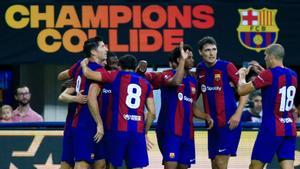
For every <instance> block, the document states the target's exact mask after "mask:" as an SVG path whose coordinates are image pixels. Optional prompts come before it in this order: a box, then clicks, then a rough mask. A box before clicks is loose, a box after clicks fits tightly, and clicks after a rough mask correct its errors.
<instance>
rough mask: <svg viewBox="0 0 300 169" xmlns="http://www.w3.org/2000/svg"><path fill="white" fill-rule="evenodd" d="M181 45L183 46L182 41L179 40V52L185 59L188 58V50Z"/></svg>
mask: <svg viewBox="0 0 300 169" xmlns="http://www.w3.org/2000/svg"><path fill="white" fill-rule="evenodd" d="M183 46H184V43H183V42H182V41H181V42H180V46H179V49H180V54H181V58H182V59H184V60H185V59H187V58H188V56H189V54H188V51H184V49H183Z"/></svg>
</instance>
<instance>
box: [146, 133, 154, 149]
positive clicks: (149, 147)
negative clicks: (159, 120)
mask: <svg viewBox="0 0 300 169" xmlns="http://www.w3.org/2000/svg"><path fill="white" fill-rule="evenodd" d="M145 137H146V146H147V150H148V151H150V150H151V149H152V147H153V145H154V143H153V142H151V141H150V139H149V137H148V136H147V135H146V136H145Z"/></svg>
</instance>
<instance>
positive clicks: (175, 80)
mask: <svg viewBox="0 0 300 169" xmlns="http://www.w3.org/2000/svg"><path fill="white" fill-rule="evenodd" d="M183 48H184V44H183V42H180V46H179V51H177V50H176V49H175V50H174V51H173V55H174V54H175V52H180V57H179V58H177V61H178V62H179V63H178V67H177V69H176V73H175V75H174V76H173V77H171V78H170V79H168V80H167V81H166V83H167V85H170V86H179V85H180V84H181V83H182V79H183V76H184V64H185V60H186V59H187V58H188V50H185V51H184V49H183Z"/></svg>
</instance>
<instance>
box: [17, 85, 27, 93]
mask: <svg viewBox="0 0 300 169" xmlns="http://www.w3.org/2000/svg"><path fill="white" fill-rule="evenodd" d="M25 87H27V88H28V91H29V92H30V89H29V87H28V86H26V85H20V86H18V87H17V88H16V90H15V95H18V89H21V88H25Z"/></svg>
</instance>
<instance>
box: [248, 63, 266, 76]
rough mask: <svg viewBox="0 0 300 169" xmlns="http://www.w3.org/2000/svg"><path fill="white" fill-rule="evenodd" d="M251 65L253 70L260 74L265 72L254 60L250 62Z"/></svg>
mask: <svg viewBox="0 0 300 169" xmlns="http://www.w3.org/2000/svg"><path fill="white" fill-rule="evenodd" d="M249 65H250V66H251V67H252V70H254V72H256V73H257V74H259V73H260V72H261V71H263V70H265V68H263V67H262V66H261V65H260V64H259V63H258V62H257V61H255V60H252V61H250V62H249Z"/></svg>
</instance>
